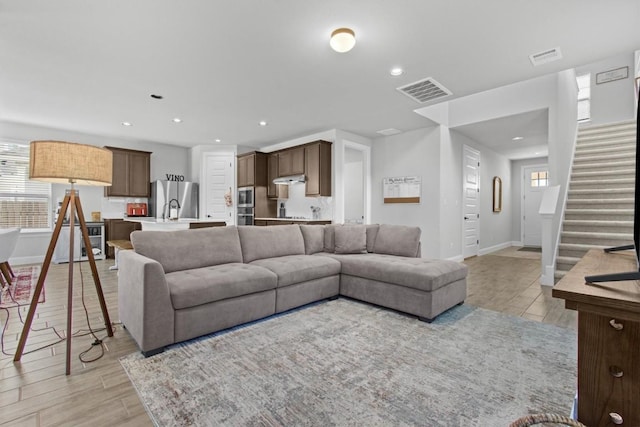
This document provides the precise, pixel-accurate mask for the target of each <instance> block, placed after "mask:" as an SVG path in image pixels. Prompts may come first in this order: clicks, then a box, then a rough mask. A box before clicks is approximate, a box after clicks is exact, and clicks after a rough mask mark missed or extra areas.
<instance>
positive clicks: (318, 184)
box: [303, 141, 331, 197]
mask: <svg viewBox="0 0 640 427" xmlns="http://www.w3.org/2000/svg"><path fill="white" fill-rule="evenodd" d="M303 148H304V160H305V171H304V173H305V175H306V181H305V195H306V196H308V197H317V196H325V197H330V196H331V143H330V142H327V141H316V142H312V143H310V144H306V145H304V147H303Z"/></svg>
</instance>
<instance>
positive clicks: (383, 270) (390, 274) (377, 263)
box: [314, 252, 468, 292]
mask: <svg viewBox="0 0 640 427" xmlns="http://www.w3.org/2000/svg"><path fill="white" fill-rule="evenodd" d="M314 256H319V257H322V258H333V259H336V260H338V261H340V264H342V270H341V273H342V274H347V275H350V276H357V277H362V278H365V279H373V280H377V281H380V282H388V283H393V284H396V285H400V286H406V287H408V288H414V289H419V290H422V291H427V292H431V291H434V290H436V289H439V288H441V287H442V286H445V285H448V284H449V283H452V282H455V281H458V280H461V279H464V278H465V277H467V272H468V269H467V266H466V265H464V264H461V263H459V262H455V261H446V260H430V259H425V258H412V257H401V256H396V255H385V254H352V255H339V254H328V253H324V252H321V253H318V254H316V255H314Z"/></svg>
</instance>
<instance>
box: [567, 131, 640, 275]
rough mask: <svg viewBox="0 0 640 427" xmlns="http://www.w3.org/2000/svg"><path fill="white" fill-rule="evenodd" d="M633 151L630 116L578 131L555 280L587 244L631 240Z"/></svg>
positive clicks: (617, 243) (607, 244) (600, 245)
mask: <svg viewBox="0 0 640 427" xmlns="http://www.w3.org/2000/svg"><path fill="white" fill-rule="evenodd" d="M635 153H636V122H635V121H628V122H621V123H614V124H608V125H602V126H593V127H590V128H584V129H580V130H579V131H578V140H577V141H576V152H575V155H574V159H573V169H572V171H571V179H570V182H569V193H568V195H567V205H566V208H565V212H564V221H563V222H562V233H561V235H560V246H559V247H558V256H557V257H556V272H555V279H556V282H557V281H558V280H560V279H561V278H562V277H563V276H564V275H565V274H566V273H567V272H568V271H569V270H570V269H571V267H573V266H574V265H575V264H576V263H577V262H578V261H579V260H580V258H582V256H583V255H584V254H585V253H587V251H588V250H589V249H591V248H607V247H611V246H621V245H628V244H631V243H633V205H634V189H635V164H636V162H635Z"/></svg>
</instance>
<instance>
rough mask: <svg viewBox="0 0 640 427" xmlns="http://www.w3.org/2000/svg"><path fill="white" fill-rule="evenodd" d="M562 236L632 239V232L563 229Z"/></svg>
mask: <svg viewBox="0 0 640 427" xmlns="http://www.w3.org/2000/svg"><path fill="white" fill-rule="evenodd" d="M562 235H563V236H567V237H593V238H594V239H632V240H633V233H606V232H597V233H594V232H591V231H563V232H562Z"/></svg>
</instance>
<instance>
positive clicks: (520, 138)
mask: <svg viewBox="0 0 640 427" xmlns="http://www.w3.org/2000/svg"><path fill="white" fill-rule="evenodd" d="M523 139H524V137H522V136H514V137H513V138H511V140H512V141H522V140H523Z"/></svg>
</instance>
